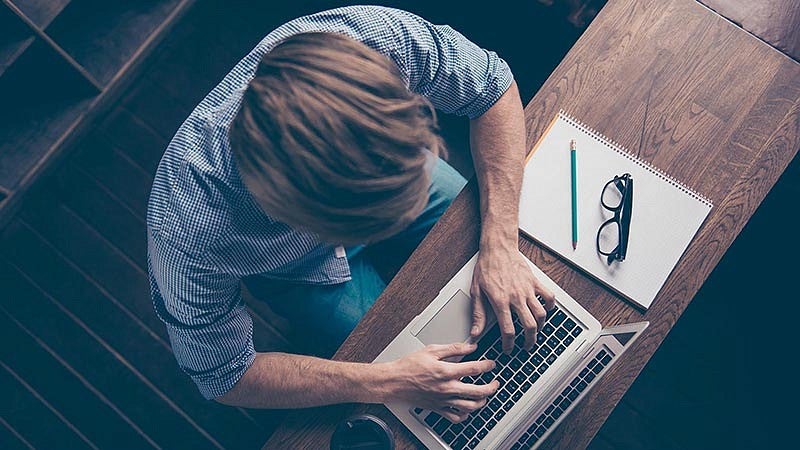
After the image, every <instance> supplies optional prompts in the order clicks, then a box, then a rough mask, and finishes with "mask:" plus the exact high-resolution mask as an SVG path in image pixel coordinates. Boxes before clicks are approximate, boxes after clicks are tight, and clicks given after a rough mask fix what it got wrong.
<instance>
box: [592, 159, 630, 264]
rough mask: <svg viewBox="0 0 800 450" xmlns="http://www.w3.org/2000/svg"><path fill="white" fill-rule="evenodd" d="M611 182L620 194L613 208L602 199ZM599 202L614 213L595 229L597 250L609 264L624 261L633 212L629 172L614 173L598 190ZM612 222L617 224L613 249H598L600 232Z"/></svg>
mask: <svg viewBox="0 0 800 450" xmlns="http://www.w3.org/2000/svg"><path fill="white" fill-rule="evenodd" d="M611 184H613V185H614V187H616V188H617V190H619V192H620V194H621V195H622V198H621V199H620V202H619V205H617V206H616V207H613V208H612V207H610V206H609V205H607V204H606V202H605V200H604V199H603V197H604V194H605V193H606V189H608V187H609V185H611ZM600 204H601V205H602V206H603V208H605V209H607V210H609V211H611V212H613V213H614V216H613V217H611V218H610V219H608V220H606V221H605V222H603V224H602V225H600V228H599V229H598V230H597V239H596V244H597V252H598V253H600V254H601V255H603V256H605V257H607V262H608V265H609V266H610V265H611V263H613V262H614V261H620V262H622V261H625V257H626V256H627V253H628V238H629V237H630V229H631V215H632V214H633V177H632V176H631V174H629V173H625V174H622V175H615V176H614V178H613V179H612V180H610V181H609V182H608V183H606V184H605V185H604V186H603V190H602V191H600ZM612 223H616V224H617V231H618V241H617V246H616V247H615V248H614V250H612V251H610V252H608V253H606V252H604V251H602V250H601V249H600V234H601V233H602V232H603V229H604V228H605V227H606V226H608V225H610V224H612Z"/></svg>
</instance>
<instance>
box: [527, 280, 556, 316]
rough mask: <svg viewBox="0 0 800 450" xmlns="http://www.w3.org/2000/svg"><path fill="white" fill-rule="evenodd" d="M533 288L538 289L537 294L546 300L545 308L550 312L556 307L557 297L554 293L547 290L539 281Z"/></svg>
mask: <svg viewBox="0 0 800 450" xmlns="http://www.w3.org/2000/svg"><path fill="white" fill-rule="evenodd" d="M533 287H534V289H536V293H537V294H539V295H541V296H542V298H543V299H544V306H545V308H546V309H547V310H548V311H550V310H551V309H553V307H555V306H556V296H555V294H553V291H551V290H550V289H547V287H545V285H543V284H542V283H541V282H540V281H539V280H538V279H537V280H536V281H535V282H534V283H533Z"/></svg>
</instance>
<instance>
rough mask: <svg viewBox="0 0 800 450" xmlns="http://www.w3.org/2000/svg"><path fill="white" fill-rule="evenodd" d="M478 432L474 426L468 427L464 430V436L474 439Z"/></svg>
mask: <svg viewBox="0 0 800 450" xmlns="http://www.w3.org/2000/svg"><path fill="white" fill-rule="evenodd" d="M477 432H478V430H476V429H475V427H473V426H472V425H467V427H466V428H465V429H464V436H466V437H468V438H471V437H474V436H475V434H476V433H477Z"/></svg>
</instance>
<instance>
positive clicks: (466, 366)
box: [449, 359, 495, 378]
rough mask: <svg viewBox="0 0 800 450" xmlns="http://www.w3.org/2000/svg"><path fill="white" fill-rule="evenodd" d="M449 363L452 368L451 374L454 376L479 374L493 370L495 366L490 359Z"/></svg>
mask: <svg viewBox="0 0 800 450" xmlns="http://www.w3.org/2000/svg"><path fill="white" fill-rule="evenodd" d="M449 364H451V367H452V368H453V375H454V376H455V377H456V378H462V377H471V376H475V375H480V374H482V373H484V372H489V371H490V370H494V368H495V362H494V361H492V360H490V359H483V360H480V361H468V362H460V363H449Z"/></svg>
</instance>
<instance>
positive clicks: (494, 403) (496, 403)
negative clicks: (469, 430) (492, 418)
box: [484, 391, 502, 418]
mask: <svg viewBox="0 0 800 450" xmlns="http://www.w3.org/2000/svg"><path fill="white" fill-rule="evenodd" d="M501 392H502V391H501ZM501 405H502V403H500V400H498V399H496V398H493V399H492V400H491V401H490V402H489V405H488V406H489V409H490V410H492V411H497V410H498V409H500V406H501ZM490 415H491V414H490ZM484 418H486V417H484Z"/></svg>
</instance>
